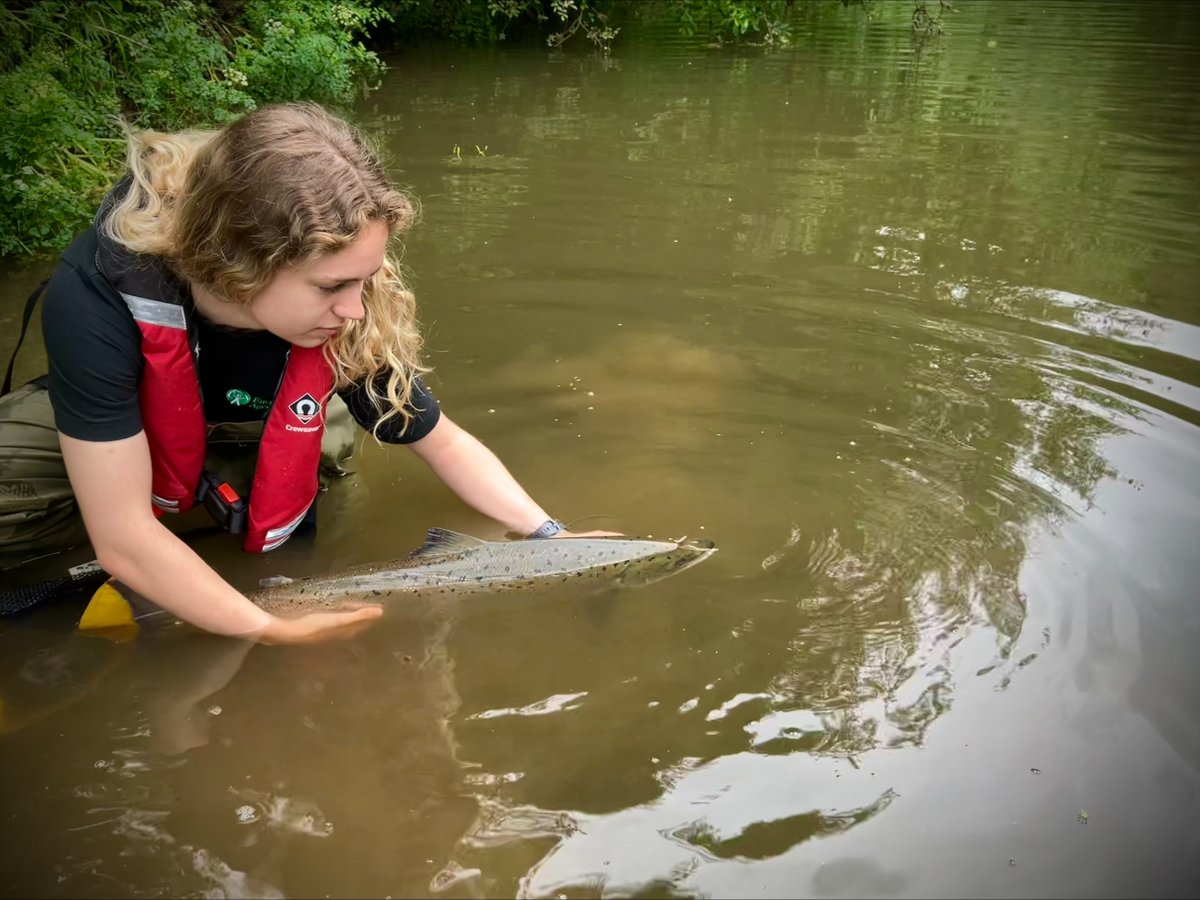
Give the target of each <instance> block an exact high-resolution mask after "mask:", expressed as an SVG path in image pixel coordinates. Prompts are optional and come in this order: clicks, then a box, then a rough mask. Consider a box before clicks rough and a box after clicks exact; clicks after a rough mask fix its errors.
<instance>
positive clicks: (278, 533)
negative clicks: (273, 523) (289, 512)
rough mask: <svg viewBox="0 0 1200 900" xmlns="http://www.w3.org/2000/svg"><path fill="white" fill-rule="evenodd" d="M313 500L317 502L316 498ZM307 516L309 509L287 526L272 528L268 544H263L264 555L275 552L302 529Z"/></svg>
mask: <svg viewBox="0 0 1200 900" xmlns="http://www.w3.org/2000/svg"><path fill="white" fill-rule="evenodd" d="M313 499H314V500H315V499H316V497H313ZM306 515H308V510H307V509H306V510H304V512H302V513H300V515H298V516H296V518H294V519H292V521H290V522H288V523H287V524H286V525H281V526H279V527H278V528H272V529H271V530H270V531H268V532H267V540H266V543H264V544H263V553H266V552H267V551H268V550H274V549H275V548H276V547H278V546H279V545H280V544H282V543H283V542H284V541H286V540H287V539H288V538H290V537H291V536H292V532H293V531H295V530H296V529H297V528H299V527H300V523H301V522H303V521H304V517H305V516H306Z"/></svg>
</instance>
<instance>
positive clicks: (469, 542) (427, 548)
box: [409, 528, 487, 559]
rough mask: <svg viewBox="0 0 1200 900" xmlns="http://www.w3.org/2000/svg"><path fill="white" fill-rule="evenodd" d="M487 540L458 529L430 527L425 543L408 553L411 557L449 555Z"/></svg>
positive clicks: (434, 557)
mask: <svg viewBox="0 0 1200 900" xmlns="http://www.w3.org/2000/svg"><path fill="white" fill-rule="evenodd" d="M486 543H487V541H483V540H480V539H479V538H477V537H471V535H469V534H463V533H462V532H460V531H450V530H449V529H447V528H430V529H429V530H428V531H427V532H426V533H425V543H424V544H422V545H421V546H420V547H418V548H417V549H416V550H414V551H413V552H412V553H410V554H409V557H410V558H413V559H436V558H438V557H439V556H451V555H453V554H455V553H461V552H462V551H464V550H473V549H475V548H476V547H482V546H483V545H484V544H486Z"/></svg>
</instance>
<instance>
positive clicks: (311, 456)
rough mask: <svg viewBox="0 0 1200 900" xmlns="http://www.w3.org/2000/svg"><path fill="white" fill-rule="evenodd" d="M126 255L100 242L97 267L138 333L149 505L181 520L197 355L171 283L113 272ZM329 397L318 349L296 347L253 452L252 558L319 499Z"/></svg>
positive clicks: (187, 492)
mask: <svg viewBox="0 0 1200 900" xmlns="http://www.w3.org/2000/svg"><path fill="white" fill-rule="evenodd" d="M128 256H129V254H128V253H127V252H125V251H123V249H121V248H117V247H116V246H115V245H113V244H112V242H110V241H107V240H106V239H104V238H103V237H101V238H100V241H99V249H98V252H97V254H96V264H97V268H98V269H100V271H101V272H102V273H103V274H104V275H105V276H106V277H107V279H108V280H109V282H110V283H111V284H112V285H113V287H115V288H116V289H117V291H118V292H119V293H120V295H121V297H122V298H123V299H124V300H125V303H126V305H127V306H128V307H129V311H130V312H131V313H132V314H133V318H134V321H136V322H137V325H138V328H139V330H140V331H141V333H142V356H143V357H144V359H145V369H144V371H143V373H142V380H141V384H140V387H139V394H140V396H139V405H140V407H141V412H142V427H143V428H144V430H145V432H146V439H147V441H148V442H149V444H150V458H151V464H152V466H153V480H152V485H151V501H152V502H153V504H154V506H155V509H156V512H158V511H161V512H185V511H186V510H188V509H190V508H191V507H192V506H194V505H195V503H196V496H197V490H198V488H199V486H200V482H201V473H202V472H203V470H204V456H205V444H206V439H207V422H206V421H205V418H204V404H203V402H202V400H201V397H200V380H199V376H198V374H197V372H196V363H195V361H194V354H198V353H199V348H198V347H196V348H193V347H192V344H191V342H190V339H189V328H188V312H187V307H186V306H185V303H184V295H183V293H182V292H181V290H180V289H179V285H178V282H176V281H175V279H174V278H173V277H172V276H171V275H170V274H169V273H168V272H166V271H165V269H164V268H163V267H161V265H160V264H157V263H158V261H157V260H147V259H145V258H139V259H138V263H139V265H132V266H124V265H121V266H119V267H117V266H116V265H115V264H116V263H118V262H124V261H125V260H122V259H121V257H128ZM106 262H107V263H108V265H104V263H106ZM113 269H116V271H105V270H113ZM332 391H333V369H332V367H331V366H330V365H329V362H328V361H327V360H326V359H325V356H324V353H323V351H322V348H321V347H297V346H294V345H293V346H292V348H291V349H290V351H289V352H288V361H287V366H286V368H285V369H284V373H283V378H282V379H281V381H280V383H279V388H278V389H277V391H276V393H275V397H274V398H273V401H272V404H271V410H270V412H269V413H268V414H267V421H266V425H265V427H264V429H263V433H262V439H261V442H260V444H259V448H258V460H257V462H256V463H255V468H254V480H253V484H252V486H251V489H250V498H249V501H250V504H249V514H248V517H247V524H246V538H245V542H244V547H245V549H246V550H248V551H250V552H251V553H263V552H265V551H267V550H274V549H275V548H276V547H278V546H279V545H280V544H282V543H283V542H284V541H286V540H287V539H288V538H289V537H290V536H291V534H292V532H293V531H294V530H295V529H296V527H297V526H298V525H299V524H300V522H301V521H302V520H303V519H304V516H305V514H306V513H307V512H308V509H309V507H310V506H312V503H313V501H314V500H315V499H316V496H317V491H318V489H319V487H320V483H319V481H318V478H317V473H318V470H319V466H320V460H321V438H322V436H323V434H324V432H325V407H326V404H327V403H328V401H329V397H330V395H331V394H332Z"/></svg>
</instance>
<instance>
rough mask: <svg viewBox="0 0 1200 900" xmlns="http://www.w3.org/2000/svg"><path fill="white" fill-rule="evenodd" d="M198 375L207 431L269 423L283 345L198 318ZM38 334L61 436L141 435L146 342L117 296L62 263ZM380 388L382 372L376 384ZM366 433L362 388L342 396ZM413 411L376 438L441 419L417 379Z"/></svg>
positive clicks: (417, 434) (419, 430)
mask: <svg viewBox="0 0 1200 900" xmlns="http://www.w3.org/2000/svg"><path fill="white" fill-rule="evenodd" d="M191 319H192V322H193V323H194V325H195V327H196V332H197V337H198V346H199V348H200V352H199V354H198V355H197V371H198V373H199V378H200V389H201V394H202V396H203V398H204V415H205V418H206V419H207V421H208V422H209V423H210V424H217V423H220V422H252V421H260V420H262V419H265V418H266V416H267V412H268V410H269V409H270V405H271V399H272V398H273V397H274V396H275V389H276V387H277V386H278V385H279V382H280V379H281V378H282V376H283V369H284V366H285V364H286V362H287V352H288V343H287V342H286V341H284V340H283V339H281V338H278V337H276V336H275V335H273V334H271V333H270V332H268V331H242V330H234V329H228V328H222V327H220V326H218V325H214V324H212V323H210V322H208V321H206V320H205V319H204V318H203V317H202V316H200V315H199V314H197V313H196V312H195V311H194V310H193V311H192V316H191ZM42 330H43V333H44V336H45V342H46V354H47V356H48V358H49V363H50V402H51V404H52V405H53V407H54V418H55V423H56V425H57V427H58V430H59V431H61V432H62V433H63V434H65V435H67V436H68V437H73V438H77V439H79V440H84V441H115V440H121V439H123V438H127V437H132V436H133V435H135V434H137V433H138V432H139V431H141V430H142V414H141V409H140V408H139V406H138V383H139V381H140V379H141V375H142V367H143V364H144V361H143V358H142V350H141V347H142V336H141V332H140V331H139V330H138V327H137V324H136V323H135V322H134V320H133V315H132V314H131V313H130V311H129V308H128V307H127V306H126V305H125V303H124V302H123V301H122V300H121V299H120V297H119V296H117V295H116V294H115V293H111V294H110V292H100V291H97V290H96V289H95V288H94V287H93V286H92V285H91V284H89V283H88V281H87V280H86V279H85V278H83V277H81V275H80V273H79V272H78V271H76V270H75V269H74V268H73V267H72V266H70V265H68V264H65V263H60V264H59V266H58V268H57V269H56V270H55V272H54V275H53V277H52V278H51V280H50V285H49V287H48V289H47V292H46V297H45V299H44V300H43V308H42ZM381 380H383V381H386V373H385V374H384V376H381ZM339 394H340V395H341V397H342V399H343V400H344V401H345V402H346V406H347V407H348V408H349V410H350V414H351V415H352V416H353V417H354V419H355V420H356V421H357V422H358V423H359V424H360V425H361V426H362V427H363V428H365V429H367V430H368V431H370V430H371V429H372V428H374V427H375V423H376V422H377V421H378V419H379V414H378V413H377V412H376V411H375V409H374V408H373V406H372V404H371V402H370V399H369V397H368V395H367V392H366V391H365V390H363V389H362V386H361V385H359V386H354V387H351V388H349V389H346V390H343V391H339ZM409 411H410V412H411V413H412V415H413V419H412V422H411V424H410V425H409V427H408V430H407V431H405V432H404V434H400V433H399V431H400V428H401V426H402V425H403V420H402V419H400V418H399V417H396V418H394V419H390V420H388V421H387V422H385V423H384V425H383V427H382V428H381V429H380V434H379V437H380V439H381V440H383V441H387V442H389V443H393V444H407V443H412V442H413V441H417V440H420V439H421V438H423V437H425V436H426V435H427V434H429V432H430V431H432V430H433V426H434V425H436V424H437V421H438V418H439V417H440V415H441V411H440V409H439V407H438V402H437V400H436V399H434V397H433V395H432V394H431V393H430V392H429V389H428V388H427V387H426V386H425V384H424V383H423V382H422V381H421V380H420V379H419V378H418V379H417V380H416V382H415V383H414V385H413V397H412V401H411V403H410V407H409Z"/></svg>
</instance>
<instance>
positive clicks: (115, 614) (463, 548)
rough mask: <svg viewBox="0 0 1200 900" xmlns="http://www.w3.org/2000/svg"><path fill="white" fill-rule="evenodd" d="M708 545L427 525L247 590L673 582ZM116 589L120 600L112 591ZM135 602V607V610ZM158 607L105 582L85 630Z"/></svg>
mask: <svg viewBox="0 0 1200 900" xmlns="http://www.w3.org/2000/svg"><path fill="white" fill-rule="evenodd" d="M716 549H717V548H716V546H715V545H714V544H713V543H712V541H698V540H691V541H689V540H688V539H687V538H686V537H683V538H680V539H679V540H674V541H661V540H650V539H646V538H625V537H564V538H551V539H546V540H518V541H488V540H483V539H482V538H477V537H473V536H471V535H468V534H462V533H461V532H457V531H450V530H447V529H444V528H430V529H429V530H428V531H427V533H426V537H425V543H423V544H422V545H421V546H420V547H418V548H416V549H415V550H413V551H412V552H410V553H408V554H407V555H406V556H402V557H400V558H398V559H393V560H390V561H387V562H380V563H368V564H365V565H360V566H354V567H352V568H348V569H342V570H340V571H335V572H331V573H328V574H323V575H310V576H307V577H304V578H296V579H291V578H286V577H282V576H275V577H272V578H267V579H263V581H262V582H260V585H259V587H260V589H259V590H256V591H254V592H252V593H250V594H248V595H247V596H248V598H249V599H250V600H251V602H253V603H254V604H256V605H257V606H259V607H261V608H263V609H265V610H266V611H267V612H270V613H272V614H275V615H283V616H294V615H301V614H304V613H309V612H317V611H327V610H348V609H355V608H358V607H362V606H374V605H378V604H381V603H383V602H384V601H385V600H386V599H387V598H389V597H395V596H396V595H422V596H431V595H465V594H478V593H498V592H503V591H520V590H533V589H538V588H553V587H555V586H563V585H581V584H589V583H590V584H593V585H596V586H601V585H614V586H621V587H634V586H642V585H647V584H651V583H654V582H657V581H661V580H662V579H664V578H668V577H670V576H672V575H675V574H677V573H679V572H682V571H683V570H685V569H688V568H691V567H692V566H694V565H696V564H697V563H700V562H702V561H703V560H705V559H707V558H708V557H709V556H711V555H712V554H713V553H715V552H716ZM114 594H115V595H116V596H114ZM130 607H132V609H130ZM156 610H157V611H158V612H161V610H159V609H157V607H154V606H153V605H152V604H150V603H149V601H147V600H145V599H144V598H140V597H138V596H137V595H136V594H135V593H134V592H132V591H130V590H129V589H128V588H126V587H125V586H123V585H120V584H119V583H111V582H110V583H109V584H106V585H102V586H101V587H100V588H99V589H98V590H97V591H96V593H95V594H94V595H93V597H92V601H91V602H90V603H89V604H88V607H87V609H86V610H84V614H83V617H82V618H81V619H80V622H79V626H78V627H79V629H80V630H85V631H86V630H90V629H97V628H108V627H114V626H123V625H129V624H131V623H134V622H135V621H136V620H137V619H139V618H142V617H144V616H146V615H149V614H152V613H153V612H154V611H156Z"/></svg>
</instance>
